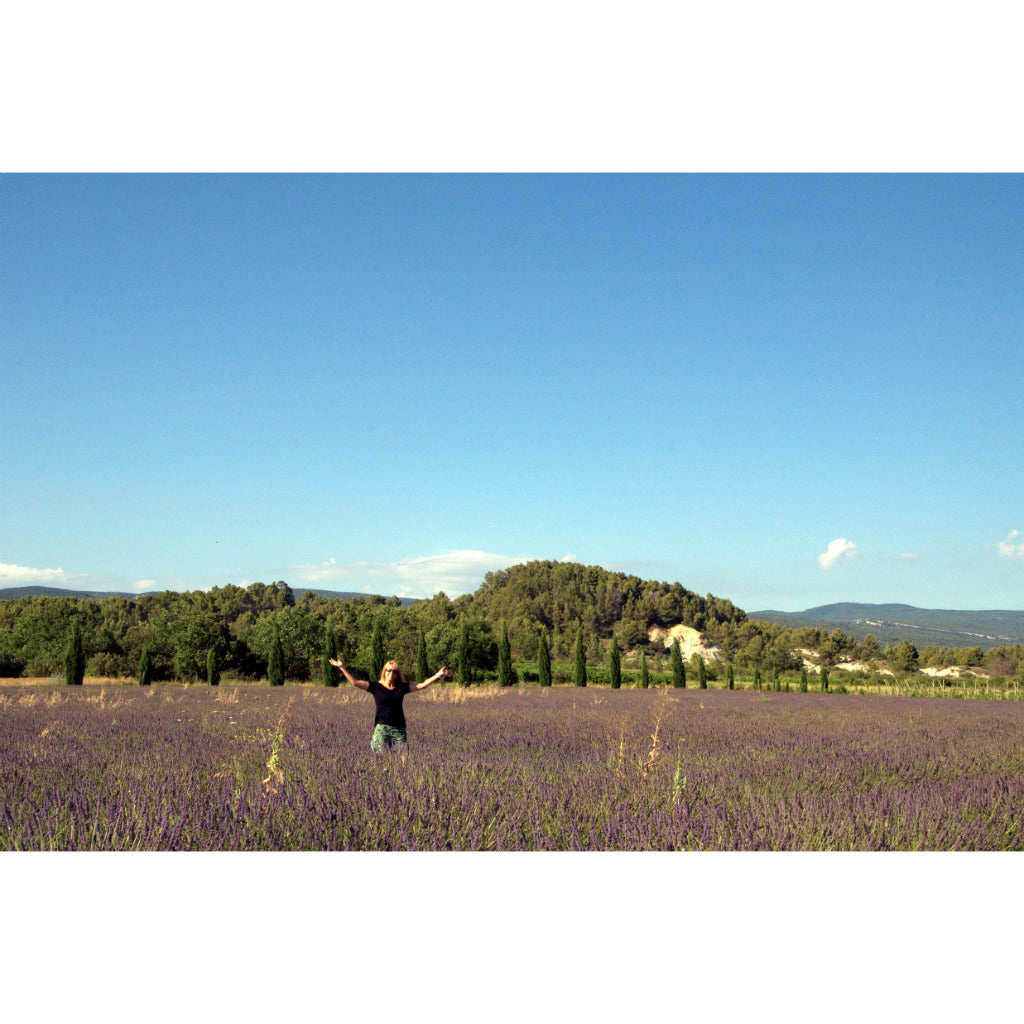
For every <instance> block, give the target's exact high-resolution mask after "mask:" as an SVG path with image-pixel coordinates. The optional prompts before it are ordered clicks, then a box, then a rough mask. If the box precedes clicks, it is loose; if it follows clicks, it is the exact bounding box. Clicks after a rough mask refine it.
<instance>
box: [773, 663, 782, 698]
mask: <svg viewBox="0 0 1024 1024" xmlns="http://www.w3.org/2000/svg"><path fill="white" fill-rule="evenodd" d="M772 689H773V690H774V691H775V692H776V693H779V692H780V691H781V690H782V683H781V682H780V681H779V667H778V666H777V665H773V666H772Z"/></svg>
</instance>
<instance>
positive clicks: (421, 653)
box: [416, 626, 430, 683]
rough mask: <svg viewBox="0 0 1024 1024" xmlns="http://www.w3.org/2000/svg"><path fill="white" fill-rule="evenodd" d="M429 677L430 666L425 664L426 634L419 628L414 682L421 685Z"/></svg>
mask: <svg viewBox="0 0 1024 1024" xmlns="http://www.w3.org/2000/svg"><path fill="white" fill-rule="evenodd" d="M429 675H430V666H429V665H428V663H427V634H426V633H424V632H423V627H422V626H421V627H420V630H419V638H418V639H417V642H416V682H417V683H422V682H423V680H424V679H426V678H427V677H428V676H429Z"/></svg>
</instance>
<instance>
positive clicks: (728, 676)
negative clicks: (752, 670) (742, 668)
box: [725, 661, 736, 690]
mask: <svg viewBox="0 0 1024 1024" xmlns="http://www.w3.org/2000/svg"><path fill="white" fill-rule="evenodd" d="M725 680H726V686H728V687H729V689H730V690H735V689H736V676H735V675H734V674H733V671H732V662H731V661H730V662H729V667H728V668H727V669H726V671H725Z"/></svg>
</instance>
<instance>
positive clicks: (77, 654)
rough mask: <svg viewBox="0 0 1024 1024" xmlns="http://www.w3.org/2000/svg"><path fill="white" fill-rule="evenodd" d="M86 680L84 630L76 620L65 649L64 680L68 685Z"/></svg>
mask: <svg viewBox="0 0 1024 1024" xmlns="http://www.w3.org/2000/svg"><path fill="white" fill-rule="evenodd" d="M84 680H85V651H84V650H83V649H82V631H81V630H80V629H79V627H78V623H77V622H76V623H75V625H74V627H73V628H72V630H71V639H70V640H69V641H68V646H67V648H66V649H65V651H64V682H65V683H67V685H68V686H81V685H82V683H83V682H84Z"/></svg>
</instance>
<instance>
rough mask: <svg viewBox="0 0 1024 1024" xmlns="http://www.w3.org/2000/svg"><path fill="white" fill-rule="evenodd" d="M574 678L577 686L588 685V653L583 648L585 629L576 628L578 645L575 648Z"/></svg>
mask: <svg viewBox="0 0 1024 1024" xmlns="http://www.w3.org/2000/svg"><path fill="white" fill-rule="evenodd" d="M572 680H573V682H574V683H575V684H576V685H577V686H586V685H587V655H586V652H585V651H584V650H583V629H582V627H581V628H578V629H577V630H576V646H575V648H574V650H573V672H572Z"/></svg>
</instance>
